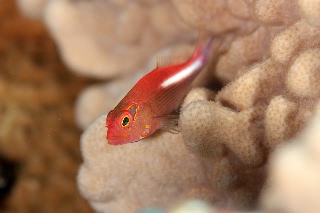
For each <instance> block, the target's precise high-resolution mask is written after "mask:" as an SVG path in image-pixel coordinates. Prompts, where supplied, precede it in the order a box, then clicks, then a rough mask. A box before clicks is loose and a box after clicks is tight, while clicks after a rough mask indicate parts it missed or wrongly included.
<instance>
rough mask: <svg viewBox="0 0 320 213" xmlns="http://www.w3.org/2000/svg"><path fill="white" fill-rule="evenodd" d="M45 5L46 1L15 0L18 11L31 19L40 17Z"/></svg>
mask: <svg viewBox="0 0 320 213" xmlns="http://www.w3.org/2000/svg"><path fill="white" fill-rule="evenodd" d="M47 3H48V0H17V6H18V7H19V9H20V10H21V11H22V12H23V14H24V15H26V16H28V17H31V18H38V17H41V16H42V15H43V11H44V9H45V7H46V5H47Z"/></svg>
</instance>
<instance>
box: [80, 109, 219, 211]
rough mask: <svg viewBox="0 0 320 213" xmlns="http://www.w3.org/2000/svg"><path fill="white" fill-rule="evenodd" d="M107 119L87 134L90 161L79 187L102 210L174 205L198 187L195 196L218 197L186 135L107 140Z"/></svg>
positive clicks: (84, 146)
mask: <svg viewBox="0 0 320 213" xmlns="http://www.w3.org/2000/svg"><path fill="white" fill-rule="evenodd" d="M105 118H106V115H102V116H101V117H99V118H98V119H97V120H96V121H95V122H94V123H93V124H92V125H91V126H90V127H89V128H88V129H87V130H86V131H85V132H84V134H83V135H82V138H81V150H82V153H83V156H84V164H83V165H82V166H81V168H80V171H79V176H78V185H79V188H80V191H81V193H82V194H83V195H84V196H85V197H86V198H87V199H88V200H90V201H91V205H92V206H93V207H94V208H95V209H96V210H97V211H101V212H117V213H128V212H135V211H136V210H138V209H140V208H146V207H148V206H152V207H168V206H169V205H171V204H170V203H172V201H174V200H175V201H178V200H184V199H186V198H188V197H189V196H188V192H189V191H194V192H193V193H191V196H192V197H199V196H200V197H201V198H203V199H207V200H211V201H212V199H213V198H212V197H214V191H213V190H212V189H210V187H209V186H208V185H207V181H206V178H205V175H204V173H205V170H204V167H203V166H202V163H201V161H200V160H199V159H197V158H196V157H195V156H192V154H190V153H189V152H188V151H187V149H186V148H185V146H184V145H183V142H182V137H181V135H179V134H176V135H173V134H170V133H164V132H158V133H157V134H155V135H154V136H152V137H150V138H147V139H145V140H143V141H141V143H132V144H127V145H126V146H111V145H108V144H107V143H106V140H105ZM169 150H175V151H174V152H171V151H169ZM195 188H197V190H194V189H195Z"/></svg>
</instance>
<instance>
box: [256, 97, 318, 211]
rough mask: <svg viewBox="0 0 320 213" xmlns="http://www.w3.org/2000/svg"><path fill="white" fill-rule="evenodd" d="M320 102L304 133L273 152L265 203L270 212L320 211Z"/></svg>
mask: <svg viewBox="0 0 320 213" xmlns="http://www.w3.org/2000/svg"><path fill="white" fill-rule="evenodd" d="M319 129H320V104H319V103H318V104H317V107H316V109H315V113H314V115H313V118H312V119H311V121H310V122H309V123H308V125H307V127H306V129H305V130H303V132H302V133H301V135H299V136H298V137H296V138H294V139H293V140H291V141H289V144H287V145H285V146H282V147H280V149H279V150H277V151H276V152H275V153H274V154H273V155H272V156H271V159H272V160H271V163H270V169H269V172H270V175H269V179H268V181H267V185H266V187H265V191H264V194H263V199H262V204H263V207H264V209H266V210H267V211H269V212H275V211H276V212H290V213H301V212H310V213H316V212H320V203H319V197H320V172H319V171H320V170H319V165H320V158H319V156H320V144H319V140H320V134H319V133H320V131H319Z"/></svg>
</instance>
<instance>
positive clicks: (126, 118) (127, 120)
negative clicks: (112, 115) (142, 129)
mask: <svg viewBox="0 0 320 213" xmlns="http://www.w3.org/2000/svg"><path fill="white" fill-rule="evenodd" d="M129 123H130V118H129V116H127V115H126V116H124V117H123V118H122V121H121V126H122V127H126V126H128V125H129Z"/></svg>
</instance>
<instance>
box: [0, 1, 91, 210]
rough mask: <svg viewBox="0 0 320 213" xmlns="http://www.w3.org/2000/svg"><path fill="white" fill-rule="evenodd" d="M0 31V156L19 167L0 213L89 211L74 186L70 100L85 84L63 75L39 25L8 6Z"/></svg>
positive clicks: (76, 159)
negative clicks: (14, 181)
mask: <svg viewBox="0 0 320 213" xmlns="http://www.w3.org/2000/svg"><path fill="white" fill-rule="evenodd" d="M0 26H1V27H0V70H1V72H0V99H1V102H0V155H1V158H5V159H10V160H11V161H14V162H15V163H16V164H17V165H18V166H19V170H18V173H17V180H16V183H15V185H14V187H13V189H12V191H11V193H10V195H9V197H8V199H6V200H5V202H4V200H3V199H1V210H0V211H1V212H35V211H36V212H74V211H76V212H92V210H91V209H90V207H89V205H88V204H87V203H86V201H85V200H84V199H83V198H82V197H81V196H80V195H79V193H78V191H77V188H76V183H75V181H74V180H75V176H76V173H77V169H78V165H79V163H80V161H81V156H80V151H79V149H78V140H79V136H80V131H79V130H78V129H77V127H76V126H75V122H74V117H73V101H74V99H75V98H76V94H77V93H78V92H79V90H80V89H81V88H83V87H84V86H86V85H87V80H85V79H81V78H79V77H76V76H73V75H71V74H70V73H69V72H68V70H67V69H66V68H65V67H64V66H63V64H62V63H61V61H60V60H59V56H58V53H57V50H56V49H55V47H54V46H53V45H52V42H53V40H52V39H50V38H49V35H48V33H47V32H46V30H45V28H44V26H43V24H42V23H40V22H38V21H30V20H27V19H26V18H24V17H21V15H19V13H18V11H17V9H16V6H15V4H14V1H1V3H0ZM68 73H69V74H68ZM5 172H6V171H4V170H3V167H2V166H1V180H2V184H5V183H4V182H3V181H5V180H4V179H3V173H5ZM1 188H2V187H1ZM2 193H3V191H2V189H1V195H2ZM1 198H2V197H1Z"/></svg>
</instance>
